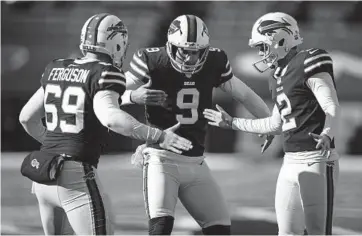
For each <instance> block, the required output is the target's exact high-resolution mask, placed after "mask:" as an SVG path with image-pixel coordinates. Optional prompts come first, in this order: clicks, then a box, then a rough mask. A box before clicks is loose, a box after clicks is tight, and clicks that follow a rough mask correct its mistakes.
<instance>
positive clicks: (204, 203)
mask: <svg viewBox="0 0 362 236" xmlns="http://www.w3.org/2000/svg"><path fill="white" fill-rule="evenodd" d="M179 171H180V176H181V177H180V178H181V179H182V183H181V186H180V192H179V198H180V200H181V202H182V204H183V205H184V206H185V208H186V209H187V211H188V212H189V213H190V215H191V216H192V217H193V218H194V219H195V220H196V221H197V222H198V224H199V225H200V226H201V227H202V231H203V233H204V234H216V235H229V234H231V230H230V226H231V220H230V215H229V211H228V206H227V203H226V200H225V198H224V197H223V195H222V193H221V190H220V188H219V186H218V185H217V183H216V181H215V179H214V178H213V176H212V174H211V172H210V169H209V167H208V165H207V164H206V162H205V161H202V162H201V163H192V164H181V165H180V166H179Z"/></svg>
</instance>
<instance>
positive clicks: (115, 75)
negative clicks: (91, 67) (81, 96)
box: [93, 66, 126, 96]
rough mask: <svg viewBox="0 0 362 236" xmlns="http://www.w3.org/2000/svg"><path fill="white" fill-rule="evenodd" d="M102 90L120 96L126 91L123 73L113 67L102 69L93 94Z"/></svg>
mask: <svg viewBox="0 0 362 236" xmlns="http://www.w3.org/2000/svg"><path fill="white" fill-rule="evenodd" d="M102 90H111V91H114V92H116V93H118V94H119V95H120V96H122V94H123V93H124V91H125V90H126V78H125V76H124V74H123V72H122V71H120V70H119V69H117V68H116V67H114V66H108V67H106V68H104V69H103V70H102V71H101V75H100V78H99V79H98V80H96V83H95V84H94V90H93V91H94V92H93V94H96V93H97V92H98V91H102Z"/></svg>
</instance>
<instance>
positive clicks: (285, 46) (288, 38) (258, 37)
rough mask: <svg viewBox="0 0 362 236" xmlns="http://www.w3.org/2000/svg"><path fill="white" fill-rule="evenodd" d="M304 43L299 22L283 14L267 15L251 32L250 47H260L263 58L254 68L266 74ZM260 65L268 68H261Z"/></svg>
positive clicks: (261, 18) (260, 19)
mask: <svg viewBox="0 0 362 236" xmlns="http://www.w3.org/2000/svg"><path fill="white" fill-rule="evenodd" d="M302 42H303V38H301V37H300V35H299V28H298V24H297V21H296V20H295V19H294V18H293V17H291V16H290V15H288V14H285V13H282V12H272V13H268V14H265V15H263V16H262V17H260V18H259V19H258V20H257V21H256V22H255V24H254V26H253V29H252V31H251V39H250V40H249V46H250V47H259V50H260V51H259V55H261V56H262V59H261V60H259V61H257V62H255V63H254V64H253V66H254V67H255V68H256V69H257V70H258V71H259V72H265V71H266V70H268V69H269V68H271V67H274V66H276V64H277V62H278V60H280V59H283V58H284V57H285V56H286V55H287V54H288V52H289V51H290V49H291V48H293V47H295V46H297V45H299V44H301V43H302ZM260 63H261V64H265V65H266V66H264V68H261V67H260V68H259V67H258V65H259V64H260Z"/></svg>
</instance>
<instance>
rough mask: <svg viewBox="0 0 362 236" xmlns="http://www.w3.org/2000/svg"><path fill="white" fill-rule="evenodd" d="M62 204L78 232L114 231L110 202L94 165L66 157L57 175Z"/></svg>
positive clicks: (100, 232) (75, 230)
mask: <svg viewBox="0 0 362 236" xmlns="http://www.w3.org/2000/svg"><path fill="white" fill-rule="evenodd" d="M58 185H59V189H58V193H59V199H60V201H61V203H62V207H63V209H64V210H65V212H66V214H67V216H68V220H69V222H70V224H71V226H72V228H73V230H74V232H75V234H77V235H109V234H113V233H114V232H113V221H112V214H111V213H110V209H111V208H110V202H108V200H109V199H108V198H107V197H105V194H104V193H103V188H102V184H101V183H100V181H99V178H98V174H97V171H96V169H95V168H93V167H92V166H90V165H88V164H82V163H79V162H73V161H67V162H65V163H64V166H63V170H62V173H61V175H60V176H59V178H58Z"/></svg>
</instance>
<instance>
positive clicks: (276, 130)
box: [204, 106, 282, 135]
mask: <svg viewBox="0 0 362 236" xmlns="http://www.w3.org/2000/svg"><path fill="white" fill-rule="evenodd" d="M217 109H218V111H215V110H212V109H205V111H204V116H205V118H207V119H208V120H210V122H209V124H210V125H213V126H218V127H221V128H228V129H234V130H241V131H244V132H249V133H256V134H268V135H276V134H280V132H281V127H282V120H281V117H280V113H279V111H278V108H277V107H276V106H274V109H273V114H272V116H270V117H267V118H262V119H244V118H233V117H231V116H230V115H229V114H228V113H227V112H226V111H224V109H222V108H221V107H220V106H217Z"/></svg>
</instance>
